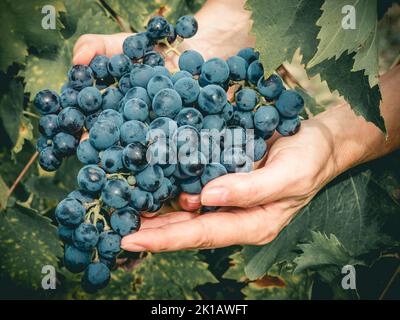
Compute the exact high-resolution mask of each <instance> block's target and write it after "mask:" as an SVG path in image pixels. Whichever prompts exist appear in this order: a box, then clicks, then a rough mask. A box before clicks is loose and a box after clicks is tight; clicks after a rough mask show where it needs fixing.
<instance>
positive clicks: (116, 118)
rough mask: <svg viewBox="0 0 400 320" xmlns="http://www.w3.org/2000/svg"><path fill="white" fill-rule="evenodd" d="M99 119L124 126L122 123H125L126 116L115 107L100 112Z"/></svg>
mask: <svg viewBox="0 0 400 320" xmlns="http://www.w3.org/2000/svg"><path fill="white" fill-rule="evenodd" d="M97 119H98V121H110V122H113V123H114V124H115V125H116V126H117V127H120V126H122V124H123V123H124V118H123V117H122V114H120V113H119V112H118V111H116V110H114V109H107V110H103V111H102V112H101V113H100V114H99V117H98V118H97Z"/></svg>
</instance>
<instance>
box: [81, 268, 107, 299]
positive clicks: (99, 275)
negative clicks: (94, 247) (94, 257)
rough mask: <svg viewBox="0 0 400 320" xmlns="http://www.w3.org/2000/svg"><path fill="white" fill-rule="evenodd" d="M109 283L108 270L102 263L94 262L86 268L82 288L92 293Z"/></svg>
mask: <svg viewBox="0 0 400 320" xmlns="http://www.w3.org/2000/svg"><path fill="white" fill-rule="evenodd" d="M109 282H110V269H108V267H107V266H106V265H105V264H104V263H102V262H94V263H91V264H89V265H88V266H87V268H86V270H85V273H84V275H83V278H82V288H83V289H84V290H85V291H87V292H89V293H94V292H96V291H97V290H99V289H102V288H105V287H106V286H107V285H108V283H109Z"/></svg>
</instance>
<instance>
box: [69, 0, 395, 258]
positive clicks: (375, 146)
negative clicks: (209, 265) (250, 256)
mask: <svg viewBox="0 0 400 320" xmlns="http://www.w3.org/2000/svg"><path fill="white" fill-rule="evenodd" d="M243 3H244V1H242V0H237V1H236V0H235V1H232V0H218V1H217V0H209V1H208V2H207V3H206V4H205V5H204V7H203V8H202V9H201V10H200V11H199V12H198V13H197V14H196V19H197V20H198V22H199V32H198V34H196V36H195V37H193V38H192V39H188V40H185V41H184V43H183V44H182V45H181V46H180V48H179V50H181V51H182V50H186V49H194V50H197V51H199V52H200V53H202V54H203V56H204V57H205V58H206V59H207V58H211V57H213V56H219V57H222V58H227V57H228V56H231V55H234V54H236V53H237V51H238V50H239V49H240V48H242V47H246V46H252V45H254V39H253V38H251V37H250V36H248V31H249V30H250V26H251V22H250V14H249V13H248V12H247V11H245V10H244V9H243ZM221 16H223V17H224V19H221V18H220V17H221ZM227 19H228V20H227ZM128 35H129V34H126V33H125V34H116V35H84V36H82V37H81V38H80V39H79V40H78V42H77V44H76V46H75V49H74V59H73V62H74V63H86V64H87V63H89V62H90V60H91V59H92V58H93V56H94V55H95V54H106V55H108V56H111V55H113V54H116V53H120V52H121V48H122V42H123V40H124V39H125V38H126V37H127V36H128ZM168 63H169V66H171V67H174V66H176V57H170V58H169V59H168ZM399 84H400V66H397V67H395V68H393V69H392V70H390V71H389V72H388V73H387V74H385V75H383V76H382V77H381V78H380V88H381V92H382V97H383V101H382V103H381V105H380V109H381V114H382V116H383V117H384V119H385V125H386V129H387V137H385V135H384V134H383V133H382V132H381V131H380V130H379V129H378V128H377V127H376V126H375V125H374V124H372V123H371V122H367V121H366V120H365V119H364V118H362V117H360V116H356V115H355V114H354V112H353V111H352V110H351V108H350V106H349V105H348V104H341V105H338V106H334V107H332V108H330V109H329V110H327V111H325V112H323V113H321V114H319V115H317V116H316V117H314V118H312V119H309V120H305V121H302V126H301V129H300V131H299V132H298V133H297V134H296V135H294V136H291V137H284V138H283V137H281V136H279V135H278V134H275V135H274V136H273V137H272V138H271V139H270V140H269V141H268V145H269V146H270V150H269V153H268V157H267V158H265V159H263V160H262V161H260V162H259V163H257V164H256V170H254V171H252V172H250V173H234V174H228V175H226V176H223V177H220V178H218V179H215V180H213V181H211V182H210V183H208V184H207V185H206V186H205V187H204V189H203V190H202V193H201V195H197V196H193V195H187V194H182V195H181V196H180V199H179V202H180V204H181V206H182V208H183V209H184V210H186V211H181V212H171V213H168V214H165V215H162V216H158V217H153V218H143V222H142V228H141V230H140V231H139V232H137V233H134V234H132V235H128V236H126V237H124V238H123V240H122V243H121V247H122V248H123V249H125V250H128V251H152V252H158V251H175V250H182V249H190V248H215V247H224V246H229V245H234V244H253V245H261V244H265V243H268V242H270V241H272V240H273V239H274V238H275V237H276V236H277V235H278V233H279V232H280V231H281V230H282V229H283V228H284V227H285V226H286V225H287V224H288V223H289V222H290V220H291V219H292V218H293V217H294V216H295V214H296V213H297V212H298V211H299V210H300V209H301V208H302V207H304V206H305V205H307V204H308V203H309V202H310V201H311V199H312V198H313V197H314V196H315V194H316V193H317V192H318V191H319V190H320V189H321V188H322V187H323V186H324V185H326V184H327V183H328V182H329V181H331V180H333V179H334V178H335V177H336V176H338V175H339V174H341V173H343V172H344V171H346V170H348V169H350V168H351V167H354V166H356V165H358V164H361V163H364V162H367V161H370V160H373V159H376V158H379V157H382V156H384V155H386V154H388V153H390V152H392V151H393V150H396V149H398V148H399V147H400V91H399V90H398V87H399ZM201 205H207V206H222V207H225V208H224V209H223V210H221V211H218V212H213V213H208V214H204V215H199V214H197V213H194V212H191V211H195V210H196V209H198V208H199V207H200V206H201Z"/></svg>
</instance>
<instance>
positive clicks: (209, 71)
mask: <svg viewBox="0 0 400 320" xmlns="http://www.w3.org/2000/svg"><path fill="white" fill-rule="evenodd" d="M201 74H202V76H204V78H205V80H206V81H208V82H209V83H211V84H221V83H224V82H225V81H226V80H228V78H229V66H228V64H227V63H226V62H225V61H224V60H222V59H220V58H212V59H210V60H207V61H206V62H204V63H203V65H202V66H201Z"/></svg>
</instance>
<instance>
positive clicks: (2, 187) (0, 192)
mask: <svg viewBox="0 0 400 320" xmlns="http://www.w3.org/2000/svg"><path fill="white" fill-rule="evenodd" d="M8 190H9V189H8V186H7V184H6V183H5V182H4V180H3V178H2V177H1V176H0V211H2V210H4V209H5V208H6V207H7V200H8Z"/></svg>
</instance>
